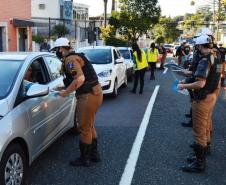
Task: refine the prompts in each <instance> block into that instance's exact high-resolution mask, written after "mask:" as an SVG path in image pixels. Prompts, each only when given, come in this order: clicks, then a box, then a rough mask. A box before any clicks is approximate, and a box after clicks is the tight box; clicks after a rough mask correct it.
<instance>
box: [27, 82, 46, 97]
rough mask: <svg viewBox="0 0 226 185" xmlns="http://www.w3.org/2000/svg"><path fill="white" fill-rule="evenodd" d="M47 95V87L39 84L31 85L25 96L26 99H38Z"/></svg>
mask: <svg viewBox="0 0 226 185" xmlns="http://www.w3.org/2000/svg"><path fill="white" fill-rule="evenodd" d="M47 94H49V87H48V86H47V85H41V84H32V85H31V86H30V87H29V89H28V91H27V93H26V96H27V97H28V98H31V97H40V96H45V95H47Z"/></svg>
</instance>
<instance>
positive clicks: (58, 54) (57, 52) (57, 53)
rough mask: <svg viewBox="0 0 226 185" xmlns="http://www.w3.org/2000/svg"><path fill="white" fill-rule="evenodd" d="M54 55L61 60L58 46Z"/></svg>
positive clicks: (61, 56)
mask: <svg viewBox="0 0 226 185" xmlns="http://www.w3.org/2000/svg"><path fill="white" fill-rule="evenodd" d="M56 56H57V57H58V58H59V59H60V60H61V59H62V58H63V55H62V53H61V52H60V48H57V49H56Z"/></svg>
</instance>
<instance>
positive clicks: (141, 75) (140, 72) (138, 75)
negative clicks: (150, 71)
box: [133, 68, 146, 93]
mask: <svg viewBox="0 0 226 185" xmlns="http://www.w3.org/2000/svg"><path fill="white" fill-rule="evenodd" d="M145 72H146V68H144V69H140V70H136V71H135V74H134V84H133V91H134V92H136V90H137V85H138V80H139V79H140V92H141V93H142V92H143V88H144V75H145Z"/></svg>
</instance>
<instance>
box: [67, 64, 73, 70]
mask: <svg viewBox="0 0 226 185" xmlns="http://www.w3.org/2000/svg"><path fill="white" fill-rule="evenodd" d="M66 67H67V69H69V70H72V69H73V68H74V64H73V63H68V64H67V65H66Z"/></svg>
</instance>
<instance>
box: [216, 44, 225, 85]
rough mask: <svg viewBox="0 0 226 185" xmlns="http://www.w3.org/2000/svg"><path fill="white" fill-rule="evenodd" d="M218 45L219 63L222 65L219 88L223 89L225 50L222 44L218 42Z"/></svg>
mask: <svg viewBox="0 0 226 185" xmlns="http://www.w3.org/2000/svg"><path fill="white" fill-rule="evenodd" d="M218 45H219V52H220V55H221V62H222V64H223V69H222V75H221V87H224V79H225V55H226V48H225V47H223V43H222V42H219V44H218Z"/></svg>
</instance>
